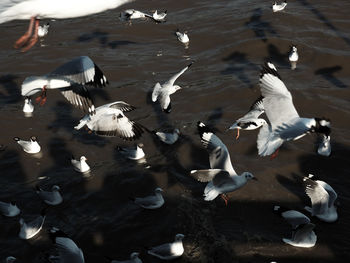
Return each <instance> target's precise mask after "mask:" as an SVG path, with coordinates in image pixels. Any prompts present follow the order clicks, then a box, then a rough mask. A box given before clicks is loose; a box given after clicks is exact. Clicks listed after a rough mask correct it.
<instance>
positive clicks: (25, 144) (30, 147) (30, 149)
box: [13, 136, 41, 153]
mask: <svg viewBox="0 0 350 263" xmlns="http://www.w3.org/2000/svg"><path fill="white" fill-rule="evenodd" d="M13 139H14V140H15V141H16V142H17V143H18V144H19V145H20V146H21V147H22V149H23V151H25V152H26V153H38V152H40V150H41V147H40V145H39V143H38V141H37V138H36V137H35V136H32V137H30V139H29V141H25V140H21V139H20V138H18V137H15V138H13Z"/></svg>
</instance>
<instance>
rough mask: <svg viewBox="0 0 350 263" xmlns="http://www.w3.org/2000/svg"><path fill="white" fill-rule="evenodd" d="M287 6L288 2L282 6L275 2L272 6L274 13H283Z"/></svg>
mask: <svg viewBox="0 0 350 263" xmlns="http://www.w3.org/2000/svg"><path fill="white" fill-rule="evenodd" d="M286 6H287V1H284V2H282V3H280V4H277V2H276V1H275V2H274V3H273V5H272V11H273V12H278V11H282V10H283V9H284V8H286Z"/></svg>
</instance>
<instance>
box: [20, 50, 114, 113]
mask: <svg viewBox="0 0 350 263" xmlns="http://www.w3.org/2000/svg"><path fill="white" fill-rule="evenodd" d="M106 84H108V81H107V79H106V77H105V75H104V74H103V72H102V71H101V69H100V68H99V67H98V66H97V65H96V64H95V63H94V62H93V61H92V60H91V59H90V58H89V57H87V56H81V57H77V58H74V59H72V60H71V61H69V62H67V63H65V64H63V65H62V66H60V67H58V68H57V69H55V70H54V71H52V72H51V73H49V74H46V75H43V76H31V77H27V78H26V79H25V80H24V81H23V83H22V96H26V97H29V96H32V95H34V94H36V93H38V92H41V95H40V96H39V97H37V98H36V102H38V103H40V104H41V105H43V104H45V102H46V92H47V90H49V89H58V90H59V91H61V93H62V95H63V96H64V97H65V98H66V99H67V100H68V101H69V102H70V103H71V104H72V105H74V106H76V107H78V108H79V109H81V110H83V111H85V112H88V113H90V114H94V113H95V106H94V104H93V101H92V99H91V97H90V94H89V91H88V89H87V87H88V86H94V87H100V88H102V87H103V86H106Z"/></svg>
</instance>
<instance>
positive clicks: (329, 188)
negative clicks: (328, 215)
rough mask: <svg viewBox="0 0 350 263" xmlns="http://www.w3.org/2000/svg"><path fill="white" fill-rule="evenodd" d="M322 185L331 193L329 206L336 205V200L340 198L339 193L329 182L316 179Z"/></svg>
mask: <svg viewBox="0 0 350 263" xmlns="http://www.w3.org/2000/svg"><path fill="white" fill-rule="evenodd" d="M316 182H317V183H318V184H319V185H320V186H322V187H323V188H324V189H325V190H326V191H327V193H328V195H329V200H328V207H331V206H332V205H334V201H335V200H336V199H337V198H338V195H337V193H336V192H335V191H334V189H333V187H332V186H330V185H329V184H327V183H326V182H323V181H319V180H317V181H316Z"/></svg>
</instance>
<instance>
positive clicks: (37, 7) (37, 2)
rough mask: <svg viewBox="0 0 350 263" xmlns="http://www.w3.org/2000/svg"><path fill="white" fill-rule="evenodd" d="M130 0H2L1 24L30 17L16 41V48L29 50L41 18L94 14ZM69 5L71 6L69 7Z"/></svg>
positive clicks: (32, 44) (36, 35)
mask: <svg viewBox="0 0 350 263" xmlns="http://www.w3.org/2000/svg"><path fill="white" fill-rule="evenodd" d="M129 1H130V0H108V1H101V2H98V4H97V3H96V1H95V0H51V1H50V2H49V3H48V2H47V1H46V0H18V1H13V0H2V2H1V5H0V24H1V23H5V22H8V21H12V20H17V19H21V20H27V19H30V23H29V27H28V30H27V32H26V33H25V34H24V35H23V36H21V37H20V38H19V39H18V40H17V41H16V43H15V45H14V47H15V48H22V51H23V52H24V51H27V50H29V49H30V48H31V47H33V46H34V45H35V43H36V42H37V41H38V30H39V20H40V19H43V18H54V19H66V18H75V17H81V16H87V15H92V14H96V13H100V12H104V11H106V10H108V9H114V8H117V7H118V6H120V5H122V4H124V3H127V2H129ZM67 7H69V8H67Z"/></svg>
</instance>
